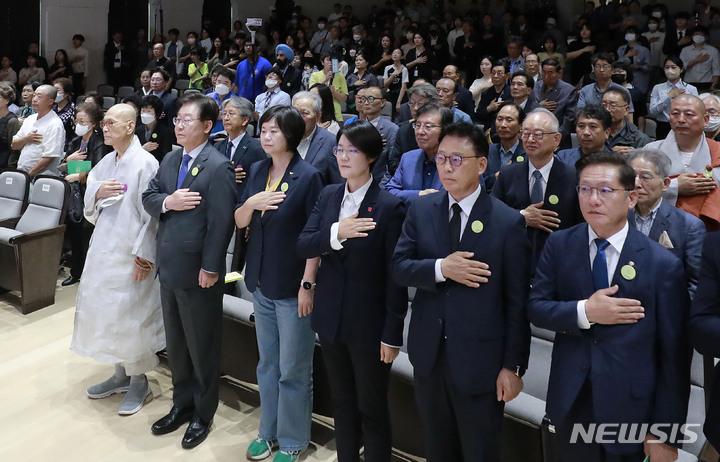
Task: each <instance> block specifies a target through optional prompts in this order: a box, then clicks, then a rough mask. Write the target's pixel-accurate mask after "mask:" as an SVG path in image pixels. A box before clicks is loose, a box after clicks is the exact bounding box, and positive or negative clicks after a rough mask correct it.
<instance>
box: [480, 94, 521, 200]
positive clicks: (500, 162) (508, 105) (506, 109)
mask: <svg viewBox="0 0 720 462" xmlns="http://www.w3.org/2000/svg"><path fill="white" fill-rule="evenodd" d="M524 120H525V111H523V110H522V108H521V107H520V106H518V105H517V104H515V103H513V102H512V101H505V102H503V103H502V104H501V105H500V109H499V110H498V113H497V116H495V129H496V130H497V134H498V137H499V138H500V142H499V143H495V144H491V145H490V150H489V151H488V166H487V169H486V170H485V172H484V173H483V178H484V179H485V186H486V187H487V189H488V191H492V189H493V186H494V185H495V180H496V179H497V177H498V172H500V170H501V169H502V168H503V167H505V166H506V165H510V164H513V163H515V162H525V160H526V155H525V150H524V149H523V145H522V141H520V128H521V126H522V123H523V121H524Z"/></svg>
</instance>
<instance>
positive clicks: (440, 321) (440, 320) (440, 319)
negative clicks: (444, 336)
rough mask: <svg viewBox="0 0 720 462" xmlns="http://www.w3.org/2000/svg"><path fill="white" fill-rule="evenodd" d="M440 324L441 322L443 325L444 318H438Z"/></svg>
mask: <svg viewBox="0 0 720 462" xmlns="http://www.w3.org/2000/svg"><path fill="white" fill-rule="evenodd" d="M438 324H440V325H441V326H442V325H443V320H442V318H438Z"/></svg>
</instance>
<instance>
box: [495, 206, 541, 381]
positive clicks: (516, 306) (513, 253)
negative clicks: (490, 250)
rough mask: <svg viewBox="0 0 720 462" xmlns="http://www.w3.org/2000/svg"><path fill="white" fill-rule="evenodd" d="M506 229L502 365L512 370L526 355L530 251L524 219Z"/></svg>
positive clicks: (524, 361)
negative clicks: (503, 350)
mask: <svg viewBox="0 0 720 462" xmlns="http://www.w3.org/2000/svg"><path fill="white" fill-rule="evenodd" d="M506 232H507V237H506V238H505V240H504V243H505V246H504V247H505V248H504V249H503V268H502V278H503V284H502V285H503V305H504V309H505V352H504V358H503V366H504V367H505V368H507V369H510V370H511V371H514V370H515V368H516V367H517V366H523V367H527V365H528V358H529V357H530V323H529V322H528V318H527V298H528V291H529V289H530V255H531V254H532V251H531V249H530V241H528V238H527V231H526V230H525V220H524V219H523V218H522V217H521V216H518V217H517V218H516V220H515V222H514V223H513V224H512V226H511V227H509V228H508V229H507V231H506ZM491 270H492V268H491Z"/></svg>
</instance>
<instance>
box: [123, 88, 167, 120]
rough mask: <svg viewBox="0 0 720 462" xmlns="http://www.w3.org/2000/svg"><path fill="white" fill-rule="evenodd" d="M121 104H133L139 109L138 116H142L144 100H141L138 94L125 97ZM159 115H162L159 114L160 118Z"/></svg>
mask: <svg viewBox="0 0 720 462" xmlns="http://www.w3.org/2000/svg"><path fill="white" fill-rule="evenodd" d="M120 102H121V103H130V104H132V105H133V106H135V107H136V108H137V110H138V115H140V107H141V104H142V98H141V97H140V96H138V95H137V94H135V93H132V94H130V95H127V96H126V97H124V98H123V99H122V101H120ZM161 112H162V111H161ZM159 114H160V113H158V116H159Z"/></svg>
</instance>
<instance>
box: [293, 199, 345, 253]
mask: <svg viewBox="0 0 720 462" xmlns="http://www.w3.org/2000/svg"><path fill="white" fill-rule="evenodd" d="M330 190H332V191H333V192H334V191H336V187H334V186H326V187H325V188H324V189H323V190H322V191H321V192H320V196H319V197H318V199H317V201H316V203H315V206H314V207H313V211H312V213H311V214H310V218H309V219H308V221H307V223H306V224H305V228H303V230H302V232H301V233H300V236H298V241H297V253H298V256H299V257H300V258H306V259H307V258H315V257H319V256H321V255H322V254H324V253H330V252H332V251H333V248H332V247H331V246H330V228H331V227H332V224H333V223H334V222H335V220H326V223H325V224H323V223H322V222H323V213H327V214H330V213H335V214H336V215H337V213H336V211H335V210H331V209H328V201H329V199H330V197H331V196H332V194H331V191H330Z"/></svg>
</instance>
